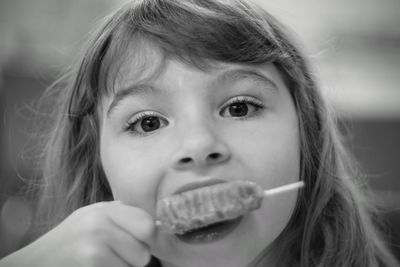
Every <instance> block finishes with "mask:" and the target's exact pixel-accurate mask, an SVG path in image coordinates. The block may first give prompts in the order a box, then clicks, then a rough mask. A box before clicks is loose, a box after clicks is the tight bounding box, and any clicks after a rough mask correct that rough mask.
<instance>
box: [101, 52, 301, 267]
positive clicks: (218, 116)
mask: <svg viewBox="0 0 400 267" xmlns="http://www.w3.org/2000/svg"><path fill="white" fill-rule="evenodd" d="M149 57H150V56H149ZM151 57H155V58H151V59H149V60H147V62H157V61H158V60H157V58H156V57H157V55H154V54H152V55H151ZM132 62H135V61H134V60H131V61H129V60H127V61H126V62H125V64H123V65H122V68H121V69H120V73H119V74H120V75H119V76H118V77H119V78H118V79H117V82H116V84H117V85H116V95H120V93H121V92H122V91H123V90H124V89H127V88H131V89H128V91H125V92H124V93H123V94H122V95H123V96H124V97H121V98H119V97H118V99H119V101H118V103H115V100H114V99H115V97H113V96H110V97H105V98H104V101H103V103H102V111H101V113H102V117H101V118H102V119H101V125H102V126H101V133H100V136H101V145H100V147H101V160H102V164H103V168H104V171H105V173H106V175H107V177H108V179H109V182H110V185H111V188H112V191H113V195H114V197H115V199H120V200H122V201H123V202H124V203H126V204H129V205H132V206H135V207H139V208H141V209H144V210H146V211H147V212H148V213H149V214H151V215H152V216H154V215H155V214H154V213H155V212H154V210H155V205H156V201H157V200H158V199H160V198H162V197H166V196H168V195H170V194H172V193H173V192H174V191H176V190H177V189H178V188H180V187H181V186H184V185H186V184H190V183H198V182H204V181H206V180H213V179H222V180H226V181H231V180H251V181H255V182H257V183H258V184H260V185H261V186H262V187H263V188H265V189H267V188H271V187H275V186H279V185H283V184H286V183H290V182H294V181H296V180H298V179H299V178H298V177H299V157H300V156H299V155H300V152H299V137H298V136H299V132H298V122H297V115H296V111H295V107H294V104H293V102H292V99H291V97H290V95H289V91H288V89H287V87H286V85H285V84H284V82H283V80H282V78H281V76H280V74H279V72H278V71H277V69H276V68H275V67H274V66H273V65H272V64H269V65H265V66H260V67H249V66H247V67H246V66H240V65H233V64H218V65H217V66H215V69H212V70H210V71H209V72H203V71H201V70H199V69H197V68H194V67H191V66H188V65H186V64H184V63H180V62H178V61H176V60H167V62H166V65H165V66H164V67H163V68H162V70H161V73H160V74H159V75H151V74H152V71H151V70H150V71H146V72H145V73H140V74H139V73H138V72H137V71H135V70H137V69H138V68H137V66H136V64H133V63H132ZM154 65H157V64H154ZM154 65H153V66H154ZM149 69H150V68H149V67H147V70H149ZM254 73H259V75H260V76H257V75H256V74H254ZM149 77H150V78H149ZM138 85H143V87H150V86H151V87H152V88H153V89H154V90H151V91H150V89H145V91H143V90H140V88H138V87H139V86H138ZM143 87H142V88H143ZM235 100H239V101H241V100H244V103H243V102H242V106H245V107H247V111H243V110H242V111H241V112H240V110H239V111H238V112H237V113H234V112H233V113H232V111H230V109H229V106H234V103H235V102H231V101H235ZM253 101H254V103H256V105H254V104H252V102H253ZM113 102H114V103H113ZM111 103H113V104H111ZM258 104H260V106H262V107H259V106H257V105H258ZM110 105H111V106H112V108H111V110H110ZM242 108H243V107H242ZM140 114H144V115H147V116H150V117H152V119H151V120H150V122H149V123H147V124H146V123H144V124H142V123H143V121H145V119H144V120H139V121H136V120H135V118H136V117H137V115H140ZM233 116H237V117H233ZM127 124H128V125H129V124H130V126H129V127H128V129H127V127H126V126H127ZM143 126H144V127H147V128H146V130H147V131H148V132H145V131H144V129H143ZM296 196H297V194H296V193H290V194H285V195H284V196H280V197H277V198H276V199H274V200H271V201H270V202H268V203H264V205H263V206H262V208H261V209H260V210H257V211H256V212H252V213H250V214H248V216H245V219H244V220H243V221H242V223H241V224H240V226H239V227H238V228H237V229H236V230H235V231H234V232H233V233H231V234H230V235H229V236H228V237H226V238H224V239H222V240H219V241H217V242H212V243H208V244H195V245H188V244H186V243H183V242H180V241H178V239H176V238H175V236H173V235H169V234H166V233H164V232H162V231H155V232H154V236H153V240H152V244H151V251H152V253H153V254H154V255H155V256H157V257H158V258H159V259H160V260H161V261H162V262H163V266H246V265H248V264H249V263H250V262H251V261H252V260H253V259H255V258H256V257H257V256H258V255H259V253H260V252H262V250H263V249H265V248H266V247H267V246H268V245H269V244H270V243H271V242H272V241H273V240H274V239H275V238H276V237H277V236H278V235H279V233H280V232H281V231H282V230H283V228H284V227H285V226H286V224H287V222H288V220H289V218H290V216H291V213H292V211H293V209H294V206H295V202H296Z"/></svg>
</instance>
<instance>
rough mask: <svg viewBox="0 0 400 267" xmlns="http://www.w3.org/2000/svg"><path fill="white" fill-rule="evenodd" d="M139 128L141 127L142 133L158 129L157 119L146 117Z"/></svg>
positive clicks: (158, 122)
mask: <svg viewBox="0 0 400 267" xmlns="http://www.w3.org/2000/svg"><path fill="white" fill-rule="evenodd" d="M140 126H141V127H142V129H143V131H145V132H151V131H154V130H157V129H158V128H160V121H159V120H158V118H157V117H147V118H145V119H143V120H142V123H141V124H140Z"/></svg>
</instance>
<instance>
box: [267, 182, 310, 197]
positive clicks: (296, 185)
mask: <svg viewBox="0 0 400 267" xmlns="http://www.w3.org/2000/svg"><path fill="white" fill-rule="evenodd" d="M303 186H304V182H303V181H299V182H295V183H291V184H287V185H283V186H278V187H275V188H272V189H268V190H265V191H264V196H266V197H269V196H273V195H277V194H280V193H284V192H287V191H292V190H295V189H299V188H301V187H303Z"/></svg>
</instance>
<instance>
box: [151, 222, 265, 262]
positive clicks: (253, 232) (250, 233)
mask: <svg viewBox="0 0 400 267" xmlns="http://www.w3.org/2000/svg"><path fill="white" fill-rule="evenodd" d="M252 215H254V214H250V215H247V216H242V217H239V218H237V219H235V220H231V221H227V222H223V223H218V224H215V225H211V226H209V227H205V228H201V229H198V230H196V231H193V232H189V233H187V234H184V235H170V234H165V233H162V232H159V233H157V237H156V242H157V246H156V247H155V249H154V251H153V253H154V255H155V256H156V257H157V258H158V259H159V260H160V261H161V262H162V263H163V266H167V267H169V266H175V267H185V266H190V267H204V266H221V267H224V266H227V267H243V266H248V265H249V264H250V263H252V262H253V261H254V260H255V259H256V258H258V257H259V255H260V254H261V253H262V252H263V251H265V248H266V247H267V246H268V242H265V240H266V239H264V238H263V237H262V236H260V235H259V231H258V229H257V227H258V224H257V223H256V221H255V219H256V218H255V216H252Z"/></svg>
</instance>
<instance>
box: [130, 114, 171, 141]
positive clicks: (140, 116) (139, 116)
mask: <svg viewBox="0 0 400 267" xmlns="http://www.w3.org/2000/svg"><path fill="white" fill-rule="evenodd" d="M148 117H157V118H160V120H163V121H166V119H164V118H163V117H162V116H161V115H160V114H159V113H157V112H154V111H143V112H141V113H138V114H136V115H135V116H133V118H131V119H130V120H129V121H128V122H127V123H126V125H125V127H124V130H125V131H127V132H130V133H132V134H135V135H142V136H146V135H149V134H151V133H152V132H147V133H146V132H139V131H137V130H134V129H133V128H134V127H135V126H136V125H137V124H138V123H139V122H140V121H141V120H143V119H145V118H148ZM166 124H168V122H167V123H166Z"/></svg>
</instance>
